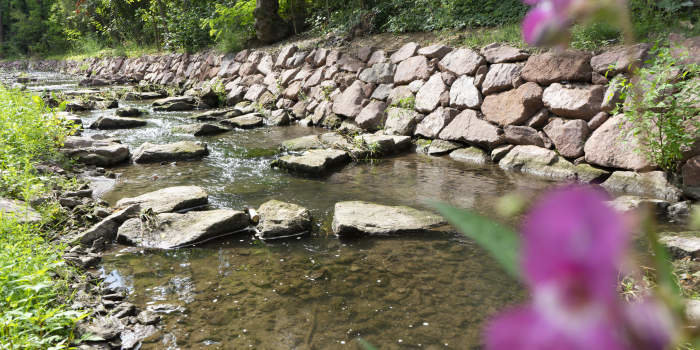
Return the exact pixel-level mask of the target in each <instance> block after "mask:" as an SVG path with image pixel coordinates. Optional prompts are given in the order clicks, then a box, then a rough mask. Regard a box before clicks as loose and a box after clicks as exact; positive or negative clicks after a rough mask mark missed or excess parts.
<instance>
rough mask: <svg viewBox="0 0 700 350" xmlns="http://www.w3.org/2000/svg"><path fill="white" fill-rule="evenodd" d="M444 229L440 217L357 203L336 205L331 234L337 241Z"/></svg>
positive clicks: (400, 207)
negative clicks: (348, 238)
mask: <svg viewBox="0 0 700 350" xmlns="http://www.w3.org/2000/svg"><path fill="white" fill-rule="evenodd" d="M446 225H447V222H446V221H445V219H443V218H442V217H441V216H439V215H436V214H433V213H430V212H427V211H422V210H417V209H413V208H409V207H402V206H397V207H394V206H386V205H380V204H373V203H367V202H359V201H352V202H340V203H336V204H335V213H334V214H333V232H334V233H335V234H336V235H338V236H340V237H348V236H359V235H370V236H388V235H397V234H411V233H424V232H441V231H445V230H446Z"/></svg>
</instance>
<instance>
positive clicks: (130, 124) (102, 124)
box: [90, 116, 148, 130]
mask: <svg viewBox="0 0 700 350" xmlns="http://www.w3.org/2000/svg"><path fill="white" fill-rule="evenodd" d="M146 124H148V123H147V122H146V121H145V120H141V119H136V118H122V117H112V116H103V117H99V118H98V119H97V120H96V121H95V122H94V123H92V125H90V129H98V130H113V129H131V128H138V127H140V126H146Z"/></svg>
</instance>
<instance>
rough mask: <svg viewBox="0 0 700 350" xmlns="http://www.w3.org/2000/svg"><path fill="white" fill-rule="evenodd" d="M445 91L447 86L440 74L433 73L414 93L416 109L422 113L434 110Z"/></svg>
mask: <svg viewBox="0 0 700 350" xmlns="http://www.w3.org/2000/svg"><path fill="white" fill-rule="evenodd" d="M446 91H447V86H446V85H445V83H444V82H443V81H442V75H440V74H439V73H438V74H433V76H432V77H430V79H428V81H427V82H426V83H425V84H424V85H423V86H422V87H421V88H420V90H418V94H416V110H417V111H418V112H422V113H430V112H432V111H434V110H435V108H437V107H438V106H439V105H440V97H441V96H442V94H443V93H445V92H446Z"/></svg>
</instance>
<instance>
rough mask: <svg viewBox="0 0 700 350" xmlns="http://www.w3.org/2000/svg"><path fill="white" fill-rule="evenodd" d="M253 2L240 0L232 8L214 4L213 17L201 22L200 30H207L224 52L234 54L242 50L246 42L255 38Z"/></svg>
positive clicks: (252, 0) (253, 0) (251, 0)
mask: <svg viewBox="0 0 700 350" xmlns="http://www.w3.org/2000/svg"><path fill="white" fill-rule="evenodd" d="M253 10H255V0H241V1H238V2H237V3H236V4H235V5H234V6H232V7H229V6H225V5H223V4H216V5H215V10H214V16H213V17H212V18H206V19H204V20H203V21H202V28H205V29H206V28H209V35H210V36H212V37H213V38H214V39H215V40H216V41H217V42H218V43H219V45H220V48H221V50H222V51H224V52H235V51H239V50H241V49H242V48H243V45H244V44H245V43H246V41H247V40H249V39H251V38H253V37H255V27H254V26H253V24H254V23H255V18H254V17H253Z"/></svg>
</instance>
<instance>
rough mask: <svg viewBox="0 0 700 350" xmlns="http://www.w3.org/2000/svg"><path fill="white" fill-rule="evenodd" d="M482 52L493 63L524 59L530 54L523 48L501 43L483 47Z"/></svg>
mask: <svg viewBox="0 0 700 350" xmlns="http://www.w3.org/2000/svg"><path fill="white" fill-rule="evenodd" d="M481 54H482V55H484V57H485V58H486V61H488V62H489V63H491V64H493V63H506V62H517V61H524V60H526V59H527V58H528V57H529V56H530V55H529V54H528V53H527V52H525V51H523V50H520V49H518V48H515V47H512V46H507V45H503V44H499V43H493V44H490V45H487V46H485V47H484V48H482V49H481Z"/></svg>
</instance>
